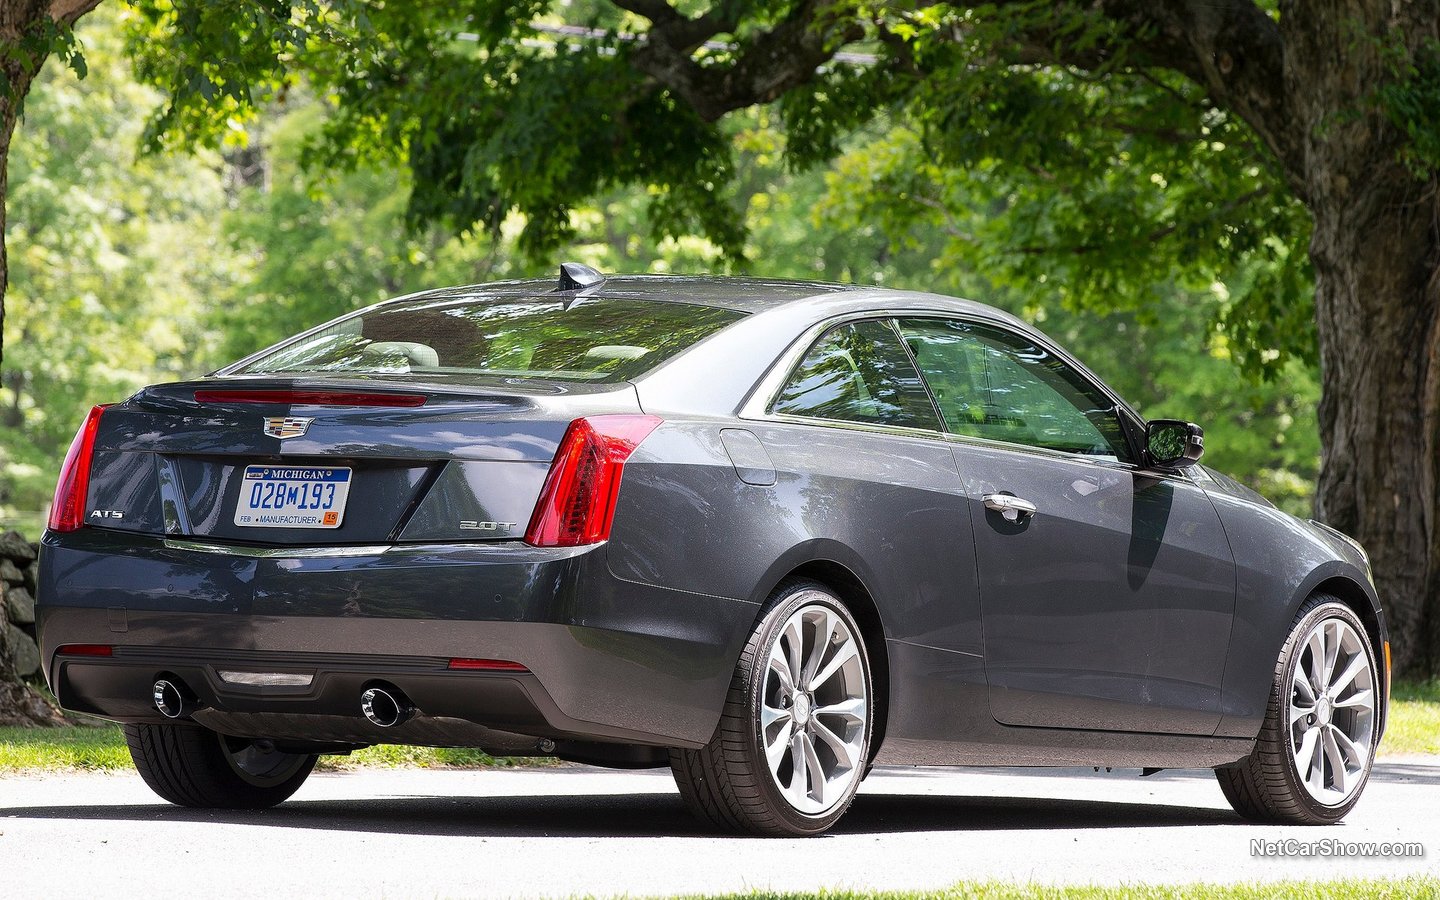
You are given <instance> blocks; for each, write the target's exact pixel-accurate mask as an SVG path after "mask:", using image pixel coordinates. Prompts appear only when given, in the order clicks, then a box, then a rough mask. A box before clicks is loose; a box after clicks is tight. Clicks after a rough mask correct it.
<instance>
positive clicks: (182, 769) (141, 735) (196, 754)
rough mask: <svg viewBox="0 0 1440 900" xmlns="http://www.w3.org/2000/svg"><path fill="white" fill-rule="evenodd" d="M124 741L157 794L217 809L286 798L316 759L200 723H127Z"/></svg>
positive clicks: (249, 806)
mask: <svg viewBox="0 0 1440 900" xmlns="http://www.w3.org/2000/svg"><path fill="white" fill-rule="evenodd" d="M125 743H127V744H128V745H129V746H130V758H131V759H132V760H134V762H135V768H136V770H137V771H139V773H140V777H141V778H143V779H144V780H145V783H146V784H147V785H149V786H150V789H151V790H153V791H154V792H155V793H157V794H159V795H160V796H161V797H163V798H164V799H166V800H168V801H170V802H171V803H174V804H176V805H177V806H194V807H205V808H215V809H264V808H266V807H270V806H274V805H276V804H277V803H281V802H283V801H285V800H288V799H289V798H290V795H291V794H293V793H295V792H296V791H297V790H299V789H300V785H302V784H304V783H305V779H306V778H307V777H309V775H310V770H311V769H313V768H314V767H315V760H316V759H317V758H318V757H316V756H314V755H313V754H308V753H283V752H281V751H279V750H275V749H273V748H271V747H268V746H267V745H266V744H265V743H263V742H258V741H250V740H246V739H245V738H232V737H225V736H224V735H221V734H216V733H215V732H213V731H211V730H210V729H208V728H202V727H200V726H199V725H180V724H176V725H126V726H125Z"/></svg>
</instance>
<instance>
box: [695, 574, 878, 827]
mask: <svg viewBox="0 0 1440 900" xmlns="http://www.w3.org/2000/svg"><path fill="white" fill-rule="evenodd" d="M872 707H873V704H872V700H871V678H870V660H869V656H868V654H867V653H866V649H865V642H864V639H863V638H862V637H861V635H860V628H859V626H858V625H857V624H856V623H855V619H854V617H852V616H851V615H850V612H849V610H847V609H846V608H845V606H844V604H842V603H841V602H840V600H839V599H838V598H836V597H835V595H834V594H832V593H830V592H829V591H828V590H826V589H825V588H824V587H822V586H821V585H819V584H816V583H813V582H790V583H787V584H783V585H781V586H780V588H778V589H777V590H776V592H775V593H774V594H773V595H771V598H770V602H769V603H768V604H767V607H766V611H765V613H764V614H763V615H762V616H761V618H760V622H759V624H758V625H756V627H755V630H754V632H753V633H752V634H751V636H750V641H749V643H748V644H746V646H745V650H744V652H743V653H741V654H740V662H739V664H738V665H737V666H736V669H735V675H734V677H733V678H732V679H731V682H730V691H729V693H728V694H727V696H726V702H725V711H724V713H723V715H722V716H721V719H720V727H719V728H718V729H717V730H716V733H715V736H714V737H713V738H712V739H711V740H710V743H709V744H708V745H706V746H705V747H703V748H701V749H700V750H674V751H672V752H671V754H670V765H671V769H672V771H673V772H674V774H675V782H676V784H677V785H678V786H679V788H680V794H681V796H682V797H684V799H685V802H686V804H687V805H688V806H689V807H690V808H691V810H693V811H694V812H695V813H696V814H697V815H699V816H700V817H701V818H703V819H706V820H708V821H710V822H711V823H713V824H715V825H718V826H720V827H722V828H725V829H727V830H731V831H749V832H752V833H755V834H767V835H792V836H799V835H811V834H820V833H821V832H823V831H825V830H827V829H829V828H830V827H831V826H832V825H834V824H835V822H837V821H838V820H839V819H840V817H841V816H842V815H844V814H845V810H846V809H847V808H849V806H850V801H851V800H852V799H853V798H854V796H855V791H856V789H857V788H858V787H859V786H860V780H861V777H862V776H863V774H864V772H865V769H866V765H867V763H868V759H869V752H870V733H871V728H872V721H873V708H872Z"/></svg>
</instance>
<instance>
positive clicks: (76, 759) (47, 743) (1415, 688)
mask: <svg viewBox="0 0 1440 900" xmlns="http://www.w3.org/2000/svg"><path fill="white" fill-rule="evenodd" d="M1391 701H1392V706H1391V710H1390V722H1389V725H1388V726H1387V728H1386V729H1385V740H1384V742H1383V743H1381V745H1380V755H1381V756H1385V755H1390V754H1397V753H1431V754H1440V680H1437V681H1427V682H1401V683H1399V684H1396V685H1395V691H1394V693H1393V695H1392V696H1391ZM551 764H553V763H551V762H550V761H547V760H537V759H518V760H517V759H497V758H495V757H493V756H490V755H488V754H485V753H481V752H480V751H478V750H436V749H431V748H428V747H398V746H391V745H382V746H378V747H368V748H366V749H364V750H360V751H357V752H355V753H352V754H351V755H349V756H325V757H321V759H320V770H321V771H344V770H346V769H355V768H362V767H380V768H401V767H408V768H421V769H443V768H464V769H474V768H486V767H496V766H500V767H505V766H516V765H551ZM129 768H130V754H129V752H128V751H127V750H126V749H125V738H124V737H123V736H122V735H121V734H120V729H119V728H117V727H114V726H104V727H98V728H92V727H74V728H0V775H4V774H15V773H17V772H60V771H74V770H81V771H112V770H125V769H129ZM1027 896H1028V895H1027ZM1097 896H1100V895H1097ZM1436 896H1437V897H1440V891H1437V892H1436Z"/></svg>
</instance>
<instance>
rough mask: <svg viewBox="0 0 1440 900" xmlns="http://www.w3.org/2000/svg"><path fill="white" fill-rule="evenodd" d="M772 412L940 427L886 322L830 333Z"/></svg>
mask: <svg viewBox="0 0 1440 900" xmlns="http://www.w3.org/2000/svg"><path fill="white" fill-rule="evenodd" d="M771 410H772V411H773V412H777V413H784V414H786V415H792V416H805V417H807V418H813V419H832V420H836V421H841V422H867V423H871V424H876V425H897V426H902V427H905V428H924V429H928V430H931V431H938V430H940V422H939V420H938V419H937V418H936V416H935V408H934V407H933V406H932V405H931V403H930V398H929V396H928V395H927V394H926V393H925V386H924V384H922V383H921V381H920V373H919V372H917V371H915V366H914V365H913V364H912V363H911V362H910V355H909V354H908V353H906V352H905V348H904V347H903V346H902V345H901V344H900V336H899V335H898V334H897V333H896V332H895V330H894V329H893V328H892V327H891V326H890V325H889V324H887V323H885V322H878V321H867V322H855V323H852V324H849V325H840V326H838V327H836V328H833V329H831V330H830V331H828V332H826V333H825V335H824V336H823V337H821V338H820V340H818V341H816V342H815V346H813V347H811V348H810V352H809V353H807V354H805V358H804V359H803V360H801V362H800V365H799V366H798V367H797V368H796V369H795V372H794V374H792V375H791V376H790V380H789V381H788V382H787V383H786V385H785V388H784V389H783V390H782V391H781V392H780V396H779V398H778V399H776V401H775V403H774V405H773V406H772V407H771Z"/></svg>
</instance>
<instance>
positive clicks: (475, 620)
mask: <svg viewBox="0 0 1440 900" xmlns="http://www.w3.org/2000/svg"><path fill="white" fill-rule="evenodd" d="M736 318H738V314H735V313H731V312H729V311H728V310H714V309H712V308H709V307H693V308H688V309H681V308H679V305H676V304H664V303H658V302H642V301H623V302H622V301H617V300H610V299H606V298H576V297H573V296H572V297H566V296H561V297H558V298H557V297H544V296H541V297H534V296H519V297H502V298H499V299H497V298H494V297H483V298H473V297H458V298H457V297H453V296H446V297H440V298H436V299H433V300H421V301H409V302H406V303H403V304H400V305H399V306H394V305H392V306H387V307H382V308H379V309H378V310H375V311H367V312H366V313H362V314H360V315H358V316H352V317H347V318H346V319H342V320H338V321H337V322H335V323H330V324H329V325H327V326H324V327H322V328H321V329H317V330H315V331H312V332H309V333H307V334H306V335H302V336H301V337H300V338H297V339H296V340H295V341H291V342H287V343H286V344H282V345H280V346H279V347H277V348H275V349H273V350H271V351H267V352H265V353H262V354H260V355H258V356H257V357H255V358H252V359H251V360H248V361H246V362H245V363H243V364H241V365H239V366H236V367H232V369H230V370H226V371H224V372H222V373H221V374H220V375H219V376H218V377H212V378H208V379H202V380H199V381H194V382H186V383H180V384H172V385H164V386H159V387H153V388H148V389H146V390H143V391H141V392H140V393H138V394H137V395H135V396H134V397H132V398H130V399H129V400H127V401H126V402H124V403H122V404H119V405H115V406H110V407H97V408H96V409H95V410H93V411H92V412H91V414H90V416H89V417H88V418H87V420H86V422H85V423H84V425H83V427H82V428H81V430H80V432H79V434H78V435H77V437H76V441H75V445H74V446H73V447H72V448H71V452H70V454H69V455H68V456H67V459H66V461H65V467H64V471H63V472H62V476H61V479H60V484H59V486H58V488H57V494H56V501H55V504H54V508H53V512H52V517H51V522H50V528H49V530H48V531H47V533H46V535H45V537H44V539H43V541H42V549H41V560H42V561H41V577H40V584H39V597H38V603H37V613H38V623H39V628H40V635H41V643H42V652H43V655H44V666H45V671H46V675H47V677H48V679H49V681H50V684H51V686H52V687H53V689H54V691H55V693H56V695H57V697H58V698H59V699H60V701H61V703H62V705H64V706H65V707H67V708H69V709H73V710H77V711H81V712H87V713H92V714H95V715H100V716H104V717H107V718H111V719H114V720H116V721H121V722H127V723H163V722H166V721H171V720H172V719H174V720H187V721H193V722H196V723H199V724H202V725H205V726H206V727H208V728H211V729H212V730H215V731H217V732H220V733H222V734H227V735H234V736H238V737H246V738H256V739H262V738H263V739H267V740H280V741H284V742H286V743H287V744H289V745H292V746H305V747H311V748H317V749H324V748H343V747H346V746H356V745H362V744H370V743H379V742H385V743H413V744H426V745H432V746H478V747H484V748H487V749H494V750H501V751H505V752H526V751H530V750H533V751H536V752H551V751H553V750H554V748H555V746H556V745H557V744H559V745H560V747H561V750H562V751H563V750H564V749H565V748H567V747H569V748H570V749H571V750H572V751H573V754H574V755H576V756H577V757H587V755H588V757H594V758H597V759H600V760H601V761H603V759H604V758H605V757H606V756H607V754H608V755H609V756H611V757H613V758H614V761H624V760H625V759H626V758H628V757H626V756H625V752H629V751H625V752H622V751H619V750H616V749H615V748H613V747H611V749H610V750H609V751H605V750H603V748H602V750H601V751H596V750H595V747H596V746H599V745H605V744H608V745H614V744H626V745H642V746H698V745H699V744H702V743H703V742H704V741H705V740H707V739H708V738H709V736H710V733H711V732H712V731H713V728H714V724H715V721H716V717H717V716H718V710H719V705H720V699H719V698H720V697H722V696H723V693H724V689H725V683H726V681H727V680H728V677H729V672H730V669H731V667H732V666H733V663H734V658H735V655H736V654H737V653H738V645H737V641H738V640H739V639H740V638H741V636H743V634H744V633H745V629H746V627H748V624H749V621H748V619H749V616H750V615H752V614H753V610H750V609H748V608H747V606H746V604H742V603H736V602H734V601H728V600H721V599H718V598H704V597H696V596H694V595H690V594H682V593H679V592H672V591H668V590H665V589H663V588H658V587H653V586H641V585H636V584H633V583H629V582H626V581H622V580H620V579H617V578H616V577H614V576H613V575H612V574H611V572H610V570H609V566H608V565H607V561H606V544H605V542H606V540H607V539H608V537H609V531H610V527H611V523H612V518H613V513H614V509H615V503H616V498H617V496H618V492H619V490H620V489H621V483H622V480H621V479H622V475H623V471H624V465H625V462H626V460H627V459H628V458H629V455H630V453H631V452H632V451H633V450H634V449H635V447H637V446H638V445H639V443H640V442H642V441H644V440H645V439H646V438H647V437H649V436H650V435H651V434H652V433H653V432H654V431H656V430H657V429H660V428H663V427H664V423H663V422H662V421H661V420H660V419H658V418H656V417H653V416H647V415H645V414H644V412H643V410H641V408H640V405H639V402H638V400H637V398H636V394H635V390H634V387H633V386H632V384H631V383H630V381H629V377H630V376H632V375H633V374H634V373H636V372H643V371H648V370H649V369H650V368H653V367H654V366H655V365H657V364H659V363H660V362H663V361H664V360H665V359H667V358H669V357H671V356H674V355H675V354H678V353H681V352H683V351H684V350H685V349H686V348H688V347H689V346H691V345H693V344H694V343H696V342H698V341H700V340H703V339H704V338H705V337H707V336H708V335H709V334H712V333H714V332H715V331H717V330H719V329H720V328H723V327H725V325H726V324H728V323H729V322H730V321H734V320H735V319H736ZM697 319H698V324H696V320H697ZM637 752H638V754H639V755H638V756H634V758H636V759H648V758H650V756H653V754H650V755H647V754H645V753H643V752H639V751H637ZM597 754H598V755H597ZM632 755H633V754H632Z"/></svg>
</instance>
